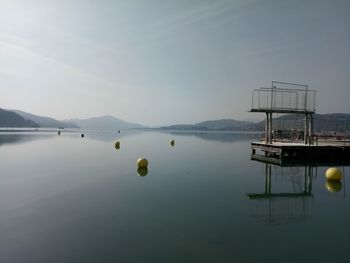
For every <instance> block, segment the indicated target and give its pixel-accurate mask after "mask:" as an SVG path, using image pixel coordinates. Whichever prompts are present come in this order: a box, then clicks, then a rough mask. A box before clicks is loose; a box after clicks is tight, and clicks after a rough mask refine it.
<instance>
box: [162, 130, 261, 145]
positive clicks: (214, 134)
mask: <svg viewBox="0 0 350 263" xmlns="http://www.w3.org/2000/svg"><path fill="white" fill-rule="evenodd" d="M166 133H169V134H173V135H177V136H193V137H197V138H200V139H203V140H206V141H217V142H236V141H250V140H252V139H257V138H259V133H241V132H230V131H227V132H224V131H166Z"/></svg>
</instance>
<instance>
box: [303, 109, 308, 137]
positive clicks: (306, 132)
mask: <svg viewBox="0 0 350 263" xmlns="http://www.w3.org/2000/svg"><path fill="white" fill-rule="evenodd" d="M307 143H308V114H307V113H305V124H304V144H307Z"/></svg>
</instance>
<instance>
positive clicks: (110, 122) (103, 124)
mask: <svg viewBox="0 0 350 263" xmlns="http://www.w3.org/2000/svg"><path fill="white" fill-rule="evenodd" d="M66 121H69V122H72V123H74V124H75V125H77V126H79V127H81V128H83V129H118V130H124V129H133V128H144V126H142V125H140V124H136V123H130V122H126V121H123V120H120V119H117V118H115V117H113V116H109V115H106V116H101V117H94V118H89V119H70V120H66Z"/></svg>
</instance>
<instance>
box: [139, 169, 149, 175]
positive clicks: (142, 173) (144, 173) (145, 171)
mask: <svg viewBox="0 0 350 263" xmlns="http://www.w3.org/2000/svg"><path fill="white" fill-rule="evenodd" d="M137 173H138V175H139V176H142V177H144V176H146V175H147V174H148V169H147V168H138V169H137Z"/></svg>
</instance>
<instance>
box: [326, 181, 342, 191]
mask: <svg viewBox="0 0 350 263" xmlns="http://www.w3.org/2000/svg"><path fill="white" fill-rule="evenodd" d="M325 186H326V189H327V190H328V192H331V193H337V192H339V191H340V190H341V189H342V187H343V185H342V183H341V182H340V181H327V182H326V184H325Z"/></svg>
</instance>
